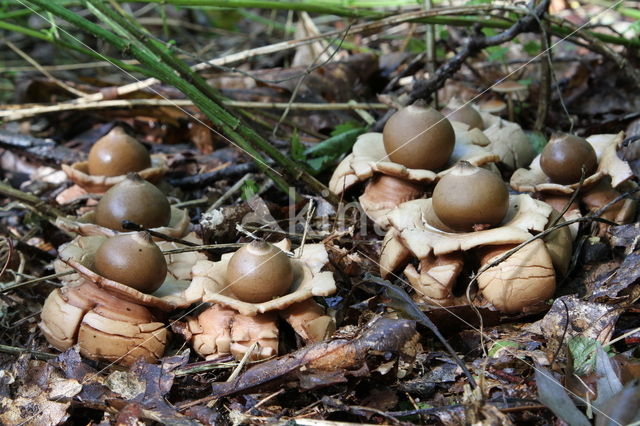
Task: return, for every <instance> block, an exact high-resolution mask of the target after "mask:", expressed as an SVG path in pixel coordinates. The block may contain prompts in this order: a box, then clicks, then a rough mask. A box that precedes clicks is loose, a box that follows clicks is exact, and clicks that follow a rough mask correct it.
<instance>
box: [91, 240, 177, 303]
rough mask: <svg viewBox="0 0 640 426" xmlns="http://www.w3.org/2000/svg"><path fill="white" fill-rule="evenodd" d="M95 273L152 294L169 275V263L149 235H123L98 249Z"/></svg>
mask: <svg viewBox="0 0 640 426" xmlns="http://www.w3.org/2000/svg"><path fill="white" fill-rule="evenodd" d="M95 272H97V273H98V274H100V275H102V276H103V277H105V278H108V279H110V280H113V281H117V282H119V283H122V284H125V285H128V286H129V287H132V288H135V289H136V290H138V291H141V292H143V293H153V292H154V291H156V290H157V289H158V288H160V286H161V285H162V283H163V282H164V279H165V278H166V276H167V262H166V260H165V258H164V255H163V254H162V251H160V248H159V247H158V246H157V245H156V244H155V243H154V242H153V241H152V240H151V236H150V235H149V234H148V233H145V232H138V233H135V234H121V235H116V236H114V237H111V238H109V239H107V240H106V241H105V242H104V243H102V245H101V246H100V247H99V248H98V250H97V251H96V254H95Z"/></svg>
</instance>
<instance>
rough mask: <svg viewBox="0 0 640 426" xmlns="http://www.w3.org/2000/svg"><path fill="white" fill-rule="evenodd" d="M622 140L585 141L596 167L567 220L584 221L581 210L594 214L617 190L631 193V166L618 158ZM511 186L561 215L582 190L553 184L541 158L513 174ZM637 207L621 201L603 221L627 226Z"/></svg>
mask: <svg viewBox="0 0 640 426" xmlns="http://www.w3.org/2000/svg"><path fill="white" fill-rule="evenodd" d="M623 139H624V133H623V132H620V133H618V134H615V135H614V134H602V135H592V136H589V137H588V138H586V141H587V142H588V143H589V144H590V145H591V147H592V148H593V151H595V154H596V158H597V166H596V168H595V171H594V172H593V173H592V174H590V175H587V176H585V179H584V181H583V183H582V186H581V188H580V193H579V194H578V197H577V199H576V200H575V203H574V204H572V205H571V206H570V208H569V209H568V210H567V213H566V214H565V215H564V218H565V219H567V220H569V219H573V218H577V217H581V216H582V213H581V207H582V208H583V209H584V210H588V211H591V212H595V211H597V210H598V209H600V208H601V207H603V206H605V205H606V204H608V203H609V202H610V201H612V200H614V199H615V198H616V197H618V196H619V195H620V192H619V191H618V190H617V188H620V189H621V190H622V191H623V192H624V191H625V190H626V189H628V188H625V187H631V186H632V185H633V184H632V183H631V182H629V179H630V178H631V177H633V172H632V170H631V168H630V166H629V164H628V163H627V162H626V161H624V160H622V159H620V157H618V154H617V150H618V148H619V146H620V144H621V143H622V140H623ZM552 142H553V141H552ZM569 157H571V155H569ZM572 180H575V179H572ZM510 185H511V187H512V188H513V189H515V190H516V191H520V192H529V193H534V194H535V195H536V197H537V198H539V199H541V200H543V201H545V202H547V203H549V204H551V205H552V206H553V207H554V208H555V209H556V210H558V211H562V210H563V209H564V206H565V205H566V204H567V203H568V202H569V200H570V199H571V196H572V194H573V193H574V191H576V189H577V188H578V187H579V182H574V183H569V184H561V183H557V182H553V181H552V179H551V178H550V177H549V176H547V175H546V174H545V173H544V171H543V169H542V166H541V155H538V156H537V157H536V158H534V159H533V161H532V162H531V164H530V165H529V168H528V169H524V168H521V169H518V170H516V171H515V172H514V174H513V175H512V177H511V181H510ZM614 188H616V189H614ZM636 205H637V203H636V202H635V201H634V200H631V199H625V200H621V201H619V202H617V203H616V204H615V205H613V206H612V207H611V208H610V209H609V210H607V211H606V212H605V213H604V214H603V215H602V217H604V218H606V219H609V220H612V221H615V222H617V223H620V224H623V223H628V222H630V221H632V220H633V218H634V217H635V213H636ZM604 229H606V225H604V224H601V230H602V231H604ZM571 230H572V234H573V236H574V237H575V235H576V234H577V230H578V225H577V224H575V226H572V228H571Z"/></svg>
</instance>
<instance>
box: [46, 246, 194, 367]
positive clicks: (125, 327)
mask: <svg viewBox="0 0 640 426" xmlns="http://www.w3.org/2000/svg"><path fill="white" fill-rule="evenodd" d="M127 235H132V234H121V236H127ZM134 235H135V234H134ZM187 238H188V239H189V240H191V241H192V242H195V241H196V240H195V238H194V237H187ZM107 240H108V238H107V237H104V236H88V237H77V238H76V239H75V240H73V241H71V242H70V243H67V244H65V245H63V246H61V247H60V249H59V259H57V260H56V261H55V262H54V266H55V269H56V272H58V273H60V272H66V271H75V272H76V273H74V274H71V275H67V276H64V277H62V280H63V282H64V284H65V285H64V287H62V288H60V289H56V290H54V291H53V292H52V293H51V294H50V295H49V297H47V300H46V301H45V303H44V306H43V309H42V321H41V322H40V328H41V330H42V332H43V334H44V336H45V337H46V339H47V341H48V342H49V343H50V344H51V345H52V346H53V347H55V348H56V349H59V350H66V349H68V348H69V347H71V346H72V345H75V344H78V346H79V347H80V353H82V354H83V355H84V356H86V357H87V358H91V359H94V360H100V361H107V362H116V363H118V364H122V365H130V364H132V363H133V362H134V361H135V360H136V359H138V358H143V359H144V360H145V361H147V362H153V361H155V360H157V359H158V358H159V357H161V356H162V355H163V353H164V348H165V345H166V341H167V330H166V328H165V324H164V323H163V322H162V321H161V319H162V318H161V316H162V312H168V311H170V310H172V309H174V308H175V306H174V305H173V304H172V303H170V302H168V301H166V300H165V297H167V296H173V295H174V294H177V293H180V292H182V291H184V289H186V288H187V287H188V285H189V280H190V279H191V267H192V266H193V264H194V263H195V262H197V261H198V260H202V259H204V258H206V256H204V255H203V254H200V253H197V252H185V253H177V254H170V255H165V256H164V257H165V262H166V265H167V274H166V278H165V279H164V282H163V283H162V285H161V286H160V288H158V289H156V290H155V291H154V293H153V294H146V293H143V292H141V291H138V290H136V289H135V288H132V287H130V286H128V285H125V284H123V283H120V282H117V281H114V280H112V279H108V278H106V277H104V276H101V275H99V274H97V273H96V272H95V271H94V269H95V268H96V260H95V259H96V253H97V252H98V251H99V248H100V247H102V246H103V243H104V242H105V241H107ZM158 246H159V247H160V248H161V249H162V250H168V249H175V248H181V247H183V246H180V245H178V244H176V243H168V242H160V243H158ZM155 286H156V285H154V286H153V287H155ZM153 287H150V288H153Z"/></svg>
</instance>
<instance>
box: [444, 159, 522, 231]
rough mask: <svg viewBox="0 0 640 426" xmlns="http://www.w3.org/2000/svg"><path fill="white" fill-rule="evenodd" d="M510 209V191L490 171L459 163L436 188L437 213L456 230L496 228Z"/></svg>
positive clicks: (466, 163)
mask: <svg viewBox="0 0 640 426" xmlns="http://www.w3.org/2000/svg"><path fill="white" fill-rule="evenodd" d="M508 208H509V191H508V190H507V186H506V185H505V184H504V182H502V180H501V179H500V178H499V177H498V176H497V175H496V174H494V173H492V172H490V171H489V170H486V169H482V168H480V167H476V166H473V165H471V164H470V163H468V162H466V161H461V162H460V163H458V164H457V165H456V166H455V167H454V168H453V169H452V170H451V171H450V172H449V173H447V174H446V175H445V176H444V177H442V179H440V181H439V182H438V184H437V185H436V187H435V189H434V191H433V211H434V212H435V214H436V216H437V217H438V219H440V220H441V221H442V223H444V224H445V225H447V226H448V227H450V228H451V229H453V230H455V231H471V230H473V229H474V227H476V226H481V227H483V228H484V227H487V226H495V225H497V224H499V223H500V222H501V221H502V219H504V217H505V215H506V214H507V210H508Z"/></svg>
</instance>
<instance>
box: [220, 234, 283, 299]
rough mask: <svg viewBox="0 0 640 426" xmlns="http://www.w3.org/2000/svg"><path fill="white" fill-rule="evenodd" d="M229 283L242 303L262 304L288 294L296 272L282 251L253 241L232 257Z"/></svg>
mask: <svg viewBox="0 0 640 426" xmlns="http://www.w3.org/2000/svg"><path fill="white" fill-rule="evenodd" d="M227 280H228V281H229V286H230V288H231V291H232V292H233V294H235V295H236V296H237V297H238V298H239V299H240V300H242V301H244V302H249V303H262V302H267V301H269V300H271V299H273V298H275V297H279V296H282V295H284V294H286V293H287V291H288V290H289V288H290V287H291V284H292V282H293V269H292V267H291V261H290V260H289V258H288V257H287V255H286V254H285V253H284V252H283V251H282V250H280V249H279V248H278V247H276V246H274V245H272V244H269V243H267V242H264V241H253V242H252V243H250V244H247V245H246V246H244V247H242V248H241V249H240V250H238V251H237V252H235V253H234V255H233V256H232V257H231V260H229V265H228V266H227Z"/></svg>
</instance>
